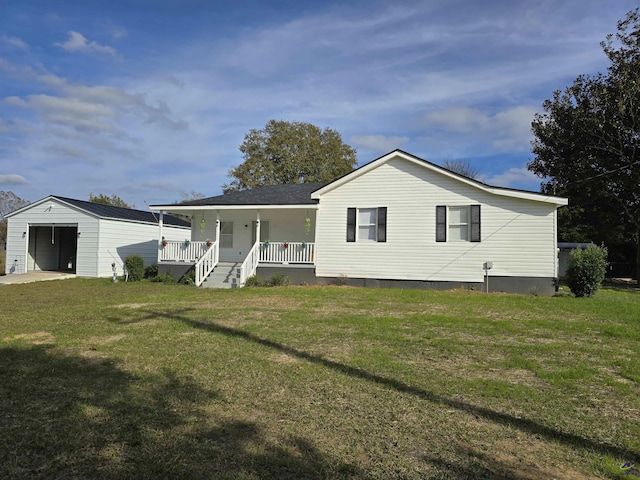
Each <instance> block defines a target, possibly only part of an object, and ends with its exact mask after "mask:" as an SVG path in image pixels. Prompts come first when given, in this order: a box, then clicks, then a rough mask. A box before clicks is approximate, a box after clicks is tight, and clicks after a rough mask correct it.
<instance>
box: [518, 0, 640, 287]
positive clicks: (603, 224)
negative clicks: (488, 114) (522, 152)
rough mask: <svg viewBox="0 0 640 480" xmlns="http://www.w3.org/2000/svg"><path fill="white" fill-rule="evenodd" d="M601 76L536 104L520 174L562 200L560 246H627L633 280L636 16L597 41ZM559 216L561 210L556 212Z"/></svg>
mask: <svg viewBox="0 0 640 480" xmlns="http://www.w3.org/2000/svg"><path fill="white" fill-rule="evenodd" d="M601 46H602V48H603V50H604V53H605V54H606V55H607V57H608V58H609V60H610V66H609V67H608V70H607V73H606V74H602V73H599V74H597V75H594V76H590V75H581V76H579V77H578V78H577V79H576V80H575V81H574V82H573V85H571V86H569V87H567V88H566V89H565V90H563V91H556V92H554V94H553V98H552V99H550V100H546V101H545V102H544V104H543V108H544V112H545V113H544V114H537V115H536V116H535V119H534V121H533V123H532V131H533V134H534V140H533V142H532V146H533V150H532V151H533V153H534V154H535V158H534V159H533V160H532V161H531V162H530V163H529V164H528V166H527V167H528V169H529V170H531V171H532V172H534V173H535V174H537V175H538V176H540V177H542V178H544V181H543V183H542V191H543V192H545V193H550V194H557V195H565V196H567V197H569V204H570V206H569V207H568V208H565V209H561V210H560V212H561V213H560V218H559V226H560V229H561V236H560V238H561V240H564V241H585V240H590V241H594V242H597V243H601V242H604V243H606V244H607V245H625V244H629V243H631V244H633V245H635V250H636V255H635V257H636V258H635V262H634V263H635V264H636V275H637V277H638V279H640V269H638V264H640V241H639V240H640V17H639V15H638V9H636V10H633V11H631V12H629V13H628V14H627V16H626V18H625V19H624V20H621V21H620V22H618V33H617V34H616V35H609V36H607V39H606V40H605V41H603V42H602V43H601ZM563 210H564V211H563Z"/></svg>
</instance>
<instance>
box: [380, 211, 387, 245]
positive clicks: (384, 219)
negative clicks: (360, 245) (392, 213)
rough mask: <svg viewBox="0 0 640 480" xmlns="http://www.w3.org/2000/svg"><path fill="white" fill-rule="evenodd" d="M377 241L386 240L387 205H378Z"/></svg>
mask: <svg viewBox="0 0 640 480" xmlns="http://www.w3.org/2000/svg"><path fill="white" fill-rule="evenodd" d="M378 241H379V242H386V241H387V207H378Z"/></svg>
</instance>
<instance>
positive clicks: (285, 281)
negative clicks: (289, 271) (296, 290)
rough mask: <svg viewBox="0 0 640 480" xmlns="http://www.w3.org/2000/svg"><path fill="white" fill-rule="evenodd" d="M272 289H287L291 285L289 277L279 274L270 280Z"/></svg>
mask: <svg viewBox="0 0 640 480" xmlns="http://www.w3.org/2000/svg"><path fill="white" fill-rule="evenodd" d="M268 285H269V286H270V287H286V286H287V285H289V277H287V276H286V275H284V274H282V273H280V272H278V273H276V274H275V275H273V276H272V277H271V278H270V279H269V284H268Z"/></svg>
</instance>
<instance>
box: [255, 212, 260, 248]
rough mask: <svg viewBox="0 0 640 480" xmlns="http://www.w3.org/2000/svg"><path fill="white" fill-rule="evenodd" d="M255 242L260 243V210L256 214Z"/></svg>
mask: <svg viewBox="0 0 640 480" xmlns="http://www.w3.org/2000/svg"><path fill="white" fill-rule="evenodd" d="M256 242H258V243H260V210H258V213H257V215H256Z"/></svg>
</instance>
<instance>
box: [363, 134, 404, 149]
mask: <svg viewBox="0 0 640 480" xmlns="http://www.w3.org/2000/svg"><path fill="white" fill-rule="evenodd" d="M350 140H351V143H353V144H355V145H356V146H358V147H363V148H369V149H371V150H375V151H378V152H390V151H391V150H395V149H396V148H400V147H401V146H402V145H403V144H405V143H407V142H408V141H409V137H387V136H384V135H353V136H352V137H351V139H350Z"/></svg>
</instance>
